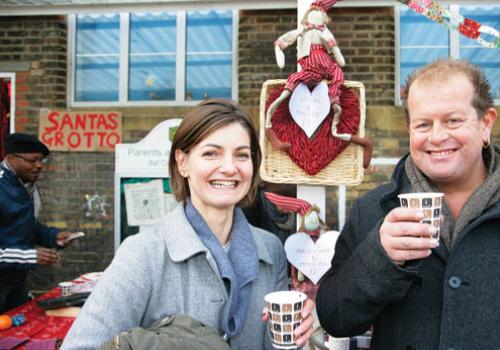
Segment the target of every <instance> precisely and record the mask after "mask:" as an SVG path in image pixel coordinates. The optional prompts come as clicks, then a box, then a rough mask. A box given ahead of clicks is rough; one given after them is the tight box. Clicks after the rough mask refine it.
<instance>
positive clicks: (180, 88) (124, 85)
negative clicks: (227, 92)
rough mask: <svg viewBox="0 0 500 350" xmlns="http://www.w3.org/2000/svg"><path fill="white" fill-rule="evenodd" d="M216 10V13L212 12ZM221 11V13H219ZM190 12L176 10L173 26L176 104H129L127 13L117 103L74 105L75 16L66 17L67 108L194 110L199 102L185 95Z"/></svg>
mask: <svg viewBox="0 0 500 350" xmlns="http://www.w3.org/2000/svg"><path fill="white" fill-rule="evenodd" d="M213 10H218V9H213ZM221 10H223V9H221ZM189 11H196V9H188V10H179V11H176V14H177V24H176V26H177V27H176V33H177V38H176V41H177V43H176V45H177V47H176V62H177V64H176V82H175V83H176V85H175V100H173V101H157V100H147V101H129V100H128V81H129V66H128V65H129V42H130V41H129V39H130V13H128V12H118V13H117V14H118V15H119V16H120V54H119V55H120V56H119V84H118V101H75V82H76V65H75V63H76V18H77V15H68V52H67V57H68V60H67V61H68V64H67V81H68V84H67V87H66V96H67V101H68V106H69V107H118V106H119V107H151V106H194V105H196V104H198V103H199V102H200V100H185V93H186V84H185V83H186V76H185V75H186V29H187V28H186V23H187V21H186V19H187V13H188V12H189ZM231 11H232V51H233V52H232V63H233V64H232V68H231V73H232V79H231V98H232V99H233V100H235V101H237V100H238V95H239V94H238V28H239V27H238V23H239V12H238V10H231Z"/></svg>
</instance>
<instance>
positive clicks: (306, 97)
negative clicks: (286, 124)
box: [289, 81, 330, 138]
mask: <svg viewBox="0 0 500 350" xmlns="http://www.w3.org/2000/svg"><path fill="white" fill-rule="evenodd" d="M289 108H290V114H291V115H292V118H293V120H294V121H295V123H297V125H298V126H300V128H301V129H302V130H304V132H305V133H306V135H307V137H308V138H311V136H312V135H313V134H314V132H315V131H316V129H318V127H319V126H320V125H321V123H323V120H325V118H326V117H327V115H328V113H329V112H330V99H329V98H328V86H327V85H326V83H325V82H324V81H322V82H321V83H319V84H318V85H316V86H315V87H314V89H313V91H312V92H311V91H309V88H308V87H307V85H305V84H304V83H300V84H299V85H298V86H297V87H296V88H295V90H294V91H293V94H292V96H291V97H290V103H289Z"/></svg>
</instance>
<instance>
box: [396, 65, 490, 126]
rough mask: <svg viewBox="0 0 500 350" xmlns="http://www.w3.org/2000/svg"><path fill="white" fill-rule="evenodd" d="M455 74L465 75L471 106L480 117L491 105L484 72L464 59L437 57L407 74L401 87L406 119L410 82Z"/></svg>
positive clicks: (442, 77) (445, 77)
mask: <svg viewBox="0 0 500 350" xmlns="http://www.w3.org/2000/svg"><path fill="white" fill-rule="evenodd" d="M456 75H463V76H465V77H466V78H467V79H468V80H469V81H470V83H471V84H472V87H473V89H474V96H473V97H472V106H473V107H474V109H475V110H476V113H477V115H478V118H482V117H483V116H484V115H485V114H486V111H487V110H488V109H489V108H491V107H493V97H492V95H491V86H490V83H489V82H488V80H487V79H486V76H485V75H484V73H483V72H482V71H481V70H480V69H479V68H478V67H477V66H475V65H473V64H472V63H470V62H468V61H466V60H453V59H450V58H445V59H439V60H437V61H434V62H432V63H430V64H428V65H425V66H424V67H422V68H420V69H417V70H416V71H414V72H413V73H412V74H410V75H409V76H408V79H407V80H406V84H405V87H404V88H403V93H402V96H401V97H402V100H403V105H404V107H405V111H406V121H407V122H409V120H410V115H409V111H408V95H409V93H410V89H411V86H412V84H413V83H414V82H415V81H416V80H419V81H446V79H447V78H449V77H451V76H456Z"/></svg>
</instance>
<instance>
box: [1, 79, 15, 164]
mask: <svg viewBox="0 0 500 350" xmlns="http://www.w3.org/2000/svg"><path fill="white" fill-rule="evenodd" d="M15 84H16V75H15V73H0V158H1V159H3V158H4V156H5V138H6V137H7V135H8V134H9V133H11V132H14V110H15V91H16V89H15Z"/></svg>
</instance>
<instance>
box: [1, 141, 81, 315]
mask: <svg viewBox="0 0 500 350" xmlns="http://www.w3.org/2000/svg"><path fill="white" fill-rule="evenodd" d="M49 153H50V151H49V149H48V148H47V147H46V146H45V145H44V144H43V143H42V142H40V141H39V140H38V139H37V138H36V137H35V136H32V135H28V134H22V133H14V134H10V135H9V136H7V138H6V141H5V154H6V156H5V159H4V160H3V161H2V162H1V163H0V313H3V312H5V311H7V310H10V309H12V308H14V307H16V306H19V305H21V304H23V303H24V302H26V301H27V300H28V293H27V290H26V286H25V280H26V277H27V275H28V272H29V271H30V270H32V269H34V268H35V267H36V265H37V264H42V265H54V264H55V263H57V262H58V261H59V255H58V254H57V251H56V249H54V248H62V247H65V246H66V245H68V244H69V241H70V236H71V232H59V230H58V229H56V228H54V227H47V226H44V225H42V224H40V223H39V222H38V221H37V217H38V213H39V211H40V195H39V193H38V189H37V186H36V181H37V180H38V177H39V176H40V173H41V172H42V167H43V164H44V163H46V161H47V156H48V155H49Z"/></svg>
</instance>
